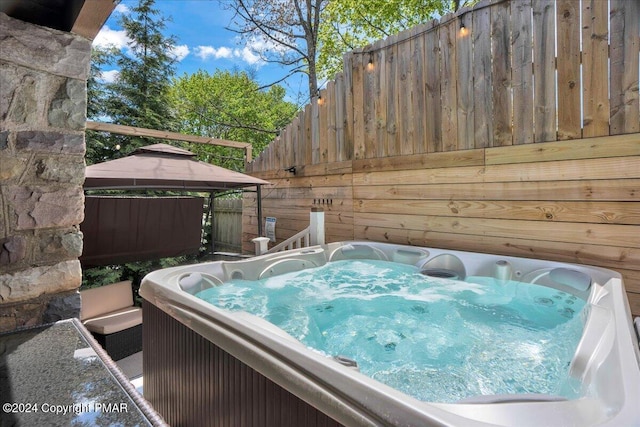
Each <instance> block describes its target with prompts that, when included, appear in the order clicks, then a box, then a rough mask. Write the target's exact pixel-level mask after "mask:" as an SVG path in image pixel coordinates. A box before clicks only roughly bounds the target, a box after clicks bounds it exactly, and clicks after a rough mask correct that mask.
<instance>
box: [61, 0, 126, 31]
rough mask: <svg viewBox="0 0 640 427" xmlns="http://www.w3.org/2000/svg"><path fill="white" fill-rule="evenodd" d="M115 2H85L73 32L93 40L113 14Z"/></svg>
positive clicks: (103, 0) (94, 0) (111, 0)
mask: <svg viewBox="0 0 640 427" xmlns="http://www.w3.org/2000/svg"><path fill="white" fill-rule="evenodd" d="M116 4H117V2H116V1H113V0H85V2H84V4H83V5H82V9H80V13H79V14H78V17H77V18H76V22H75V23H74V24H73V28H72V29H71V32H72V33H74V34H79V35H81V36H83V37H86V38H88V39H89V40H93V39H94V38H95V37H96V36H97V35H98V33H99V32H100V29H101V28H102V26H103V25H104V23H105V22H106V21H107V19H108V18H109V15H111V12H113V9H114V8H115V7H116Z"/></svg>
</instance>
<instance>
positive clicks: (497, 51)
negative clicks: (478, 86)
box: [491, 2, 512, 146]
mask: <svg viewBox="0 0 640 427" xmlns="http://www.w3.org/2000/svg"><path fill="white" fill-rule="evenodd" d="M510 4H511V3H510V2H506V3H501V4H498V5H496V6H494V7H492V8H491V45H492V54H491V56H492V57H493V61H492V67H491V68H492V73H491V74H492V82H493V90H492V96H491V99H492V103H493V144H492V145H493V146H502V145H511V144H512V132H511V109H512V105H511V39H510V36H511V25H510V15H511V13H510V7H509V6H510Z"/></svg>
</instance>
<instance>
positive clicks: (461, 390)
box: [197, 260, 585, 402]
mask: <svg viewBox="0 0 640 427" xmlns="http://www.w3.org/2000/svg"><path fill="white" fill-rule="evenodd" d="M197 296H198V297H199V298H201V299H204V300H206V301H208V302H209V303H211V304H214V305H216V306H218V307H220V308H223V309H226V310H230V311H246V312H249V313H252V314H254V315H257V316H260V317H262V318H264V319H266V320H267V321H269V322H271V323H273V324H274V325H276V326H278V327H280V328H281V329H283V330H284V331H286V332H287V333H289V334H290V335H292V336H293V337H294V338H296V339H298V340H299V341H301V342H302V343H304V344H305V345H306V346H308V347H309V348H311V349H313V350H315V351H317V352H320V353H322V354H325V355H327V356H330V357H333V356H336V355H340V356H344V357H346V358H348V359H352V360H355V361H356V362H357V364H358V368H359V369H360V371H361V372H362V373H363V374H365V375H368V376H370V377H371V378H374V379H376V380H378V381H380V382H382V383H384V384H387V385H389V386H391V387H393V388H395V389H397V390H400V391H402V392H405V393H407V394H409V395H411V396H413V397H415V398H417V399H420V400H424V401H431V402H455V401H458V400H461V399H464V398H466V397H470V396H475V395H491V394H519V393H540V394H551V395H557V396H563V397H566V398H574V397H577V396H578V393H579V391H578V385H577V384H576V382H574V381H572V380H571V379H570V378H569V376H568V367H569V363H570V361H571V358H572V356H573V353H574V351H575V349H576V346H577V344H578V341H579V340H580V337H581V335H582V322H581V320H580V317H581V316H579V315H578V314H579V312H580V311H581V310H582V308H583V307H584V305H585V302H584V301H583V300H581V299H578V298H576V297H575V296H573V295H570V294H567V293H564V292H561V291H558V290H555V289H552V288H547V287H544V286H538V285H532V284H528V283H521V282H514V281H509V282H506V283H505V282H504V281H497V280H495V279H493V278H489V277H468V278H467V279H466V280H465V281H459V280H451V279H443V278H434V277H428V276H424V275H422V274H420V272H419V270H418V269H417V268H416V267H414V266H410V265H405V264H398V263H391V262H387V261H377V260H351V261H336V262H331V263H328V264H326V265H324V266H322V267H318V268H313V269H307V270H302V271H298V272H293V273H288V274H283V275H281V276H275V277H271V278H267V279H263V280H258V281H246V280H233V281H230V282H227V283H224V284H223V285H221V286H218V287H215V288H211V289H207V290H205V291H202V292H200V293H199V294H198V295H197Z"/></svg>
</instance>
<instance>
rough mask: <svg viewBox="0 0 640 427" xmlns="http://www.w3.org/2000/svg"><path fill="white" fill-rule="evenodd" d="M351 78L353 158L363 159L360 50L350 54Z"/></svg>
mask: <svg viewBox="0 0 640 427" xmlns="http://www.w3.org/2000/svg"><path fill="white" fill-rule="evenodd" d="M351 78H352V79H353V122H352V123H353V150H354V156H353V157H354V158H355V159H364V158H365V155H366V151H365V147H364V109H363V108H362V104H363V100H364V97H363V91H364V81H363V80H364V76H363V75H362V54H361V53H360V52H357V53H355V54H354V55H353V56H352V65H351Z"/></svg>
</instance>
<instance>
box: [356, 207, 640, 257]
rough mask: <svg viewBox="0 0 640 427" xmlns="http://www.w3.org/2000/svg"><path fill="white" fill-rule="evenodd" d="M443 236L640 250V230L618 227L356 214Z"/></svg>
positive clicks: (373, 222) (377, 223)
mask: <svg viewBox="0 0 640 427" xmlns="http://www.w3.org/2000/svg"><path fill="white" fill-rule="evenodd" d="M363 223H366V224H368V226H369V227H381V228H389V229H393V228H394V227H395V228H402V229H408V230H429V231H439V232H442V233H452V234H465V235H480V236H496V237H514V238H521V239H530V240H546V241H548V240H551V241H554V242H567V243H582V244H590V245H606V246H621V247H630V248H640V239H638V237H637V236H638V230H639V229H638V227H637V226H634V225H618V224H589V225H588V226H587V227H585V225H584V224H583V223H567V222H563V223H558V222H540V221H526V220H518V219H509V220H505V219H494V218H452V217H443V216H419V215H400V214H396V215H386V214H375V213H360V212H354V224H356V227H357V226H358V224H363Z"/></svg>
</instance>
